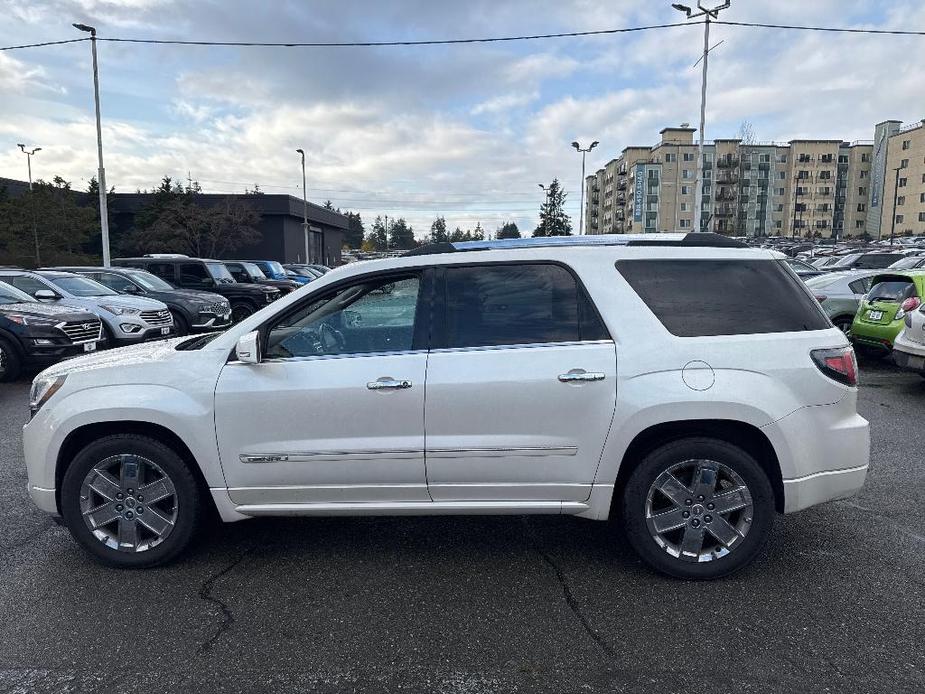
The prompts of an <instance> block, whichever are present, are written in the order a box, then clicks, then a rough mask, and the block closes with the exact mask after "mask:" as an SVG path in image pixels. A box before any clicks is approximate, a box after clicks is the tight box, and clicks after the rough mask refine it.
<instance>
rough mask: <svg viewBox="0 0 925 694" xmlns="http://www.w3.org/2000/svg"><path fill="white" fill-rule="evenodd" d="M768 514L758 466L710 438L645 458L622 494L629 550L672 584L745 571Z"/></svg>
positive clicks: (767, 527) (768, 494)
mask: <svg viewBox="0 0 925 694" xmlns="http://www.w3.org/2000/svg"><path fill="white" fill-rule="evenodd" d="M774 513H775V511H774V492H773V490H772V489H771V484H770V482H769V481H768V477H767V475H766V474H765V472H764V470H762V469H761V466H760V465H758V463H757V462H756V461H755V459H754V458H752V457H751V456H750V455H749V454H748V453H746V452H745V451H744V450H742V449H741V448H739V447H737V446H734V445H732V444H729V443H726V442H725V441H721V440H718V439H712V438H688V439H682V440H679V441H674V442H672V443H669V444H666V445H664V446H661V447H660V448H657V449H656V450H654V451H652V452H651V453H649V454H648V455H647V456H646V457H645V458H644V459H643V460H642V462H641V463H640V464H639V465H638V466H637V467H636V469H635V470H633V472H632V474H631V475H630V478H629V480H628V481H627V484H626V487H625V489H624V492H623V505H622V516H623V522H624V527H625V528H626V534H627V537H628V539H629V541H630V544H632V545H633V547H634V548H635V549H636V551H637V552H638V553H639V555H640V556H641V557H642V558H643V560H645V561H646V563H648V564H649V565H651V566H652V567H653V568H655V569H657V570H658V571H661V572H663V573H666V574H668V575H670V576H674V577H677V578H687V579H710V578H719V577H721V576H726V575H728V574H731V573H733V572H735V571H738V570H739V569H741V568H742V567H744V566H746V565H747V564H748V563H750V562H751V561H752V560H753V559H754V558H755V556H756V555H757V554H758V552H760V551H761V548H762V547H763V546H764V544H765V542H766V541H767V538H768V535H769V533H770V531H771V526H772V525H773V521H774Z"/></svg>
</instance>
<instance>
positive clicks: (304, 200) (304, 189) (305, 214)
mask: <svg viewBox="0 0 925 694" xmlns="http://www.w3.org/2000/svg"><path fill="white" fill-rule="evenodd" d="M296 152H298V153H299V154H301V155H302V231H303V232H304V234H305V262H306V263H310V262H311V261H310V260H309V259H308V187H307V186H306V184H305V150H303V149H302V148H299V149H297V150H296Z"/></svg>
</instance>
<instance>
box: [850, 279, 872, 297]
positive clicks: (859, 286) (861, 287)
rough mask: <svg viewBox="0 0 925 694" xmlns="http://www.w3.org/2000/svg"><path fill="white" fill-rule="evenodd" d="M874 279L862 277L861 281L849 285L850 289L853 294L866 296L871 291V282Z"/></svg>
mask: <svg viewBox="0 0 925 694" xmlns="http://www.w3.org/2000/svg"><path fill="white" fill-rule="evenodd" d="M872 279H873V277H862V278H861V279H859V280H855V281H854V282H849V283H848V288H849V289H850V290H851V292H852V293H853V294H866V293H867V290H868V289H870V281H871V280H872Z"/></svg>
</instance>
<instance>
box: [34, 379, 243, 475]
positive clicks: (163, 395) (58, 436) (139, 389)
mask: <svg viewBox="0 0 925 694" xmlns="http://www.w3.org/2000/svg"><path fill="white" fill-rule="evenodd" d="M59 395H60V396H61V399H60V400H59V399H57V398H54V400H53V401H52V402H53V403H54V405H53V406H52V407H48V406H46V407H43V408H42V409H41V410H39V412H38V413H37V414H36V416H35V417H34V418H33V419H32V421H31V422H29V423H28V424H27V425H26V426H25V427H24V429H23V447H24V451H25V458H26V466H27V469H28V473H29V483H30V485H32V486H37V487H43V488H47V489H51V488H54V486H55V468H56V466H57V461H58V455H59V452H60V450H61V446H62V445H63V443H64V441H65V440H66V439H67V437H68V435H69V434H71V433H73V432H74V431H76V430H77V429H79V428H80V427H82V426H84V425H88V424H95V425H99V424H100V423H108V422H112V423H117V422H144V423H150V424H156V425H159V426H162V427H164V428H165V429H168V430H169V431H171V432H173V433H174V434H176V436H178V437H179V438H180V439H181V440H182V441H183V442H184V443H185V444H186V445H187V447H188V448H189V449H190V452H191V453H192V454H193V457H194V458H195V459H196V461H197V463H198V464H199V467H200V469H201V470H202V473H203V476H204V477H205V479H206V482H207V483H208V485H209V486H210V487H211V486H215V487H221V486H225V478H224V475H223V474H222V469H221V465H220V464H219V459H218V448H217V445H216V441H215V426H214V417H213V410H212V397H211V396H212V394H211V393H208V397H206V394H202V395H201V396H200V397H199V398H197V397H195V396H193V395H191V394H190V393H188V392H184V391H183V390H180V389H178V388H174V387H171V386H165V385H156V384H128V385H106V386H99V387H90V388H83V389H80V390H76V391H73V392H69V393H68V392H65V393H59ZM49 404H52V403H49Z"/></svg>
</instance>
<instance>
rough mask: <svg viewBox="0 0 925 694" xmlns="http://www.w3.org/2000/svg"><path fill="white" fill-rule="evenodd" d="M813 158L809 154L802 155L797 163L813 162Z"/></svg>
mask: <svg viewBox="0 0 925 694" xmlns="http://www.w3.org/2000/svg"><path fill="white" fill-rule="evenodd" d="M812 160H813V158H812V156H810V155H809V154H801V155H800V158H799V159H798V160H797V161H812Z"/></svg>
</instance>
